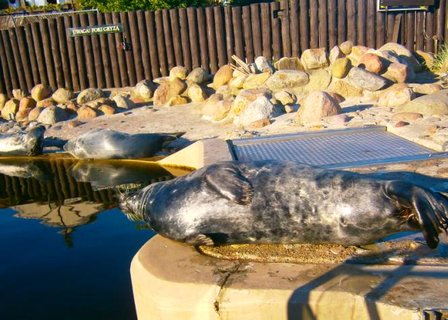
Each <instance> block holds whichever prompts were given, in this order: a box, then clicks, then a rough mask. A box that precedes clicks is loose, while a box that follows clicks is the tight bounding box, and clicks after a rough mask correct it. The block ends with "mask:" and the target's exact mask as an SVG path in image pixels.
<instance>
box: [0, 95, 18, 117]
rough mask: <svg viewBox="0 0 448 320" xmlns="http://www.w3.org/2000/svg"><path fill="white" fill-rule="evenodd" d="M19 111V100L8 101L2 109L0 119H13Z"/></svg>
mask: <svg viewBox="0 0 448 320" xmlns="http://www.w3.org/2000/svg"><path fill="white" fill-rule="evenodd" d="M18 110H19V100H17V99H11V100H8V101H7V102H6V103H5V105H4V106H3V108H2V112H1V114H2V118H3V119H5V120H13V119H15V115H16V113H17V111H18Z"/></svg>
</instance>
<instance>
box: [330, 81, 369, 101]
mask: <svg viewBox="0 0 448 320" xmlns="http://www.w3.org/2000/svg"><path fill="white" fill-rule="evenodd" d="M328 90H329V91H332V92H334V93H336V94H338V95H340V96H342V97H344V98H350V97H360V96H362V94H363V90H362V89H361V88H359V87H357V86H354V85H352V84H350V83H348V82H347V81H346V80H345V79H344V80H336V81H334V82H333V83H332V84H331V85H330V87H329V89H328Z"/></svg>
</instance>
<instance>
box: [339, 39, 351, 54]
mask: <svg viewBox="0 0 448 320" xmlns="http://www.w3.org/2000/svg"><path fill="white" fill-rule="evenodd" d="M339 48H340V49H341V51H342V53H343V54H345V55H349V54H350V53H351V52H352V48H353V42H351V41H344V42H342V43H341V44H340V45H339Z"/></svg>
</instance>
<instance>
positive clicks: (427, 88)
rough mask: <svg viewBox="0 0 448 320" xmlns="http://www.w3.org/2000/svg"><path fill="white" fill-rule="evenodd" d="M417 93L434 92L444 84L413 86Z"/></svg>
mask: <svg viewBox="0 0 448 320" xmlns="http://www.w3.org/2000/svg"><path fill="white" fill-rule="evenodd" d="M413 90H414V92H415V93H420V94H432V93H436V92H439V91H440V90H442V86H441V85H440V84H437V83H424V84H418V85H416V86H415V87H414V88H413Z"/></svg>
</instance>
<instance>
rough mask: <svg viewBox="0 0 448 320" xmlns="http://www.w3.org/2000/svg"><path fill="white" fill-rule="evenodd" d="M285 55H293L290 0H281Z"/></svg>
mask: <svg viewBox="0 0 448 320" xmlns="http://www.w3.org/2000/svg"><path fill="white" fill-rule="evenodd" d="M280 10H281V26H282V49H283V56H285V57H290V56H291V32H290V27H289V0H280Z"/></svg>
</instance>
